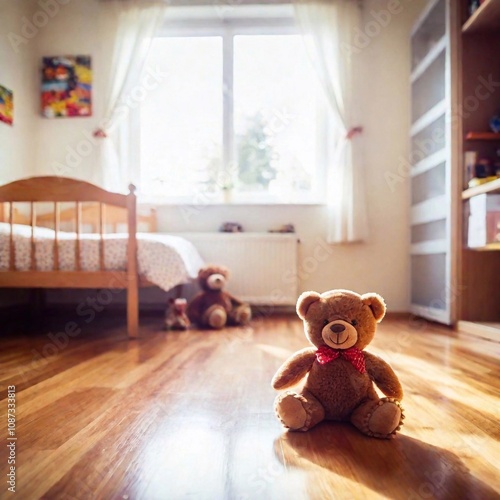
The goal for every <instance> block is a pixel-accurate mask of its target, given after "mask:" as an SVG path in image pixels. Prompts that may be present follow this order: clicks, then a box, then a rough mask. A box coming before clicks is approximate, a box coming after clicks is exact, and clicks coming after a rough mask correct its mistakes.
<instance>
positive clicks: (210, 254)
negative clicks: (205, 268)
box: [175, 233, 298, 305]
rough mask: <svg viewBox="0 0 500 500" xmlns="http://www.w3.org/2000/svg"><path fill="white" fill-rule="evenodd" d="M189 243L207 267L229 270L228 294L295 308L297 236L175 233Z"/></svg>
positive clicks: (258, 302)
mask: <svg viewBox="0 0 500 500" xmlns="http://www.w3.org/2000/svg"><path fill="white" fill-rule="evenodd" d="M175 235H176V236H182V237H183V238H186V239H187V240H189V241H191V242H192V243H193V244H194V246H195V247H196V248H197V249H198V251H199V252H200V255H201V256H202V257H203V259H204V260H205V262H206V263H207V264H209V263H213V264H221V265H224V266H227V267H228V268H229V270H230V271H231V275H230V277H229V282H228V286H227V291H228V292H229V293H231V294H232V295H234V296H235V297H238V298H239V299H241V300H243V301H245V302H249V303H250V304H276V305H295V303H296V301H297V285H298V283H297V259H298V256H297V250H298V248H297V247H298V238H297V235H296V234H276V233H175Z"/></svg>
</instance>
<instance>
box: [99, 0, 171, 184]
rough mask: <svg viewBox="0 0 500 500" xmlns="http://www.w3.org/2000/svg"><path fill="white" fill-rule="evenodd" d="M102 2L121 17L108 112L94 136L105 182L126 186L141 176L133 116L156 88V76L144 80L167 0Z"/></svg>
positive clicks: (108, 90) (113, 59)
mask: <svg viewBox="0 0 500 500" xmlns="http://www.w3.org/2000/svg"><path fill="white" fill-rule="evenodd" d="M102 5H103V7H105V8H106V9H111V10H112V11H113V13H114V15H115V16H117V17H118V19H117V22H116V32H115V34H114V42H113V56H112V58H111V61H110V63H111V65H110V72H109V79H108V85H107V91H106V95H105V111H104V116H103V118H102V120H100V122H99V128H98V129H97V130H96V131H95V132H94V136H95V137H97V138H98V139H97V140H98V141H99V143H100V151H99V153H100V154H99V163H100V177H101V179H100V181H101V182H100V183H101V184H102V185H103V187H105V188H106V189H110V190H113V191H124V190H125V189H126V188H127V186H128V184H129V183H130V182H134V183H137V180H138V175H139V172H138V167H139V165H138V160H139V154H138V151H139V147H138V144H139V136H138V133H137V131H136V128H137V127H136V126H135V123H134V118H137V114H138V108H139V105H140V102H141V100H143V99H144V98H147V92H148V89H150V88H151V78H150V79H148V80H146V79H145V78H144V81H142V78H143V76H144V72H143V70H144V62H145V60H146V57H147V55H148V52H149V49H150V47H151V43H152V40H153V37H154V35H155V33H156V32H157V30H158V28H159V27H160V25H161V24H162V22H163V20H164V17H165V9H166V6H167V4H166V2H165V1H163V0H157V1H154V0H152V1H150V0H110V1H106V2H103V4H102ZM108 36H109V34H108ZM153 78H154V75H153Z"/></svg>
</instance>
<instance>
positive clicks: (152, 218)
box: [0, 176, 157, 233]
mask: <svg viewBox="0 0 500 500" xmlns="http://www.w3.org/2000/svg"><path fill="white" fill-rule="evenodd" d="M129 189H130V190H131V193H133V191H135V188H134V187H133V186H129ZM128 196H129V195H123V194H119V193H112V192H109V191H106V190H104V189H101V188H99V187H98V186H95V185H93V184H90V183H88V182H86V181H79V180H77V179H69V178H65V177H50V176H49V177H31V178H28V179H21V180H19V181H15V182H11V183H10V184H6V185H4V186H0V221H4V222H11V223H13V224H26V225H31V224H32V222H34V225H35V226H40V227H52V228H54V229H55V221H56V218H57V220H58V222H59V225H60V226H59V227H60V229H61V230H62V231H74V228H75V227H76V225H77V223H79V224H80V226H81V229H82V232H95V233H98V232H99V230H100V224H101V223H102V224H103V228H104V231H105V232H112V233H116V232H126V231H127V226H128V210H127V197H128ZM14 202H27V203H36V202H49V203H50V202H51V203H52V204H53V205H52V204H50V205H49V206H48V207H47V206H46V204H44V205H43V207H42V209H41V210H40V209H39V208H38V209H36V208H35V206H33V205H30V207H29V209H28V210H19V209H18V208H16V207H14V205H13V204H12V203H14ZM56 204H57V205H56ZM68 204H69V205H71V206H69V207H68ZM11 212H12V218H11V216H10V214H11ZM30 212H31V213H30ZM77 212H78V214H77ZM136 224H137V227H138V230H139V231H142V232H156V230H157V225H156V211H155V210H154V209H149V210H148V211H147V212H145V213H137V210H136ZM86 228H90V230H88V231H87V230H86Z"/></svg>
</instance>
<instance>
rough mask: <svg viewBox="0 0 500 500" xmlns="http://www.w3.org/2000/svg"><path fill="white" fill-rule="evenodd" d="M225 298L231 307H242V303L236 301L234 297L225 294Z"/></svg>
mask: <svg viewBox="0 0 500 500" xmlns="http://www.w3.org/2000/svg"><path fill="white" fill-rule="evenodd" d="M225 295H226V297H227V298H228V299H229V300H230V301H231V305H232V306H233V307H237V306H242V305H243V302H241V300H239V299H237V298H236V297H233V296H232V295H231V294H230V293H227V292H225Z"/></svg>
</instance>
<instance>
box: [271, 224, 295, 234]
mask: <svg viewBox="0 0 500 500" xmlns="http://www.w3.org/2000/svg"><path fill="white" fill-rule="evenodd" d="M269 232H270V233H295V226H294V225H293V224H283V225H282V226H280V227H278V228H277V229H269Z"/></svg>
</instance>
